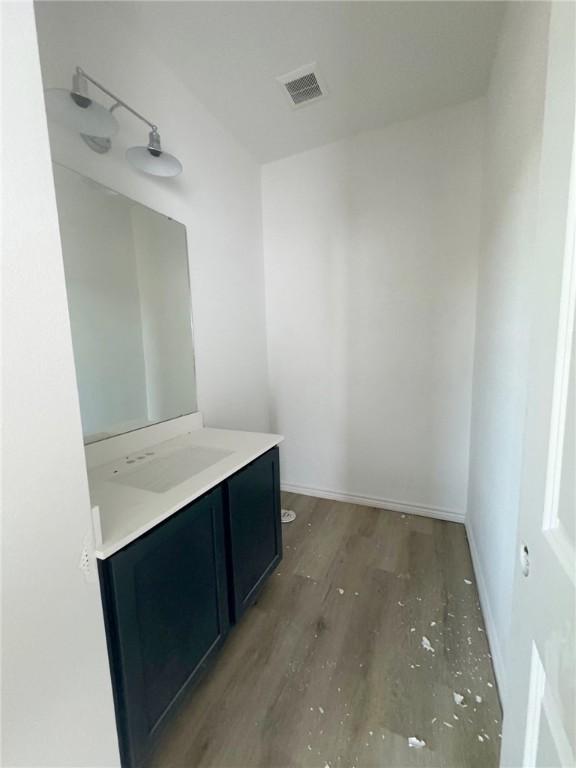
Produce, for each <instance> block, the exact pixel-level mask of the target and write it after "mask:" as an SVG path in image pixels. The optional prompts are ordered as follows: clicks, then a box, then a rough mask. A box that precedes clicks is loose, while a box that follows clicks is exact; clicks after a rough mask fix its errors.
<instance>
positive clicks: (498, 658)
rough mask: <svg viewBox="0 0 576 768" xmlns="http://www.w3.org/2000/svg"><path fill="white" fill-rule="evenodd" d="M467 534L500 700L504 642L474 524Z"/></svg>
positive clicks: (467, 526)
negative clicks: (495, 614)
mask: <svg viewBox="0 0 576 768" xmlns="http://www.w3.org/2000/svg"><path fill="white" fill-rule="evenodd" d="M466 534H467V536H468V544H469V546H470V554H471V556H472V565H473V567H474V576H475V577H476V585H477V587H478V596H479V597H480V605H481V606H482V615H483V616H484V624H485V626H486V634H487V636H488V645H489V646H490V654H491V656H492V664H493V666H494V674H495V675H496V683H497V684H498V692H499V694H500V702H501V703H502V702H503V701H504V691H505V687H506V673H505V667H504V655H503V653H502V644H501V643H500V638H499V637H498V633H497V631H496V624H495V622H494V615H493V614H492V609H491V607H490V599H489V597H488V589H487V587H486V579H485V578H484V571H483V569H482V564H481V561H480V553H479V551H478V547H477V545H476V540H475V538H474V531H473V529H472V526H471V525H470V524H468V523H466Z"/></svg>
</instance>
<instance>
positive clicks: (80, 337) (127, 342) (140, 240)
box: [54, 164, 197, 443]
mask: <svg viewBox="0 0 576 768" xmlns="http://www.w3.org/2000/svg"><path fill="white" fill-rule="evenodd" d="M54 181H55V187H56V201H57V206H58V218H59V221H60V233H61V238H62V252H63V256H64V271H65V274H66V289H67V293H68V308H69V311H70V323H71V326H72V342H73V346H74V360H75V364H76V376H77V381H78V390H79V394H80V408H81V411H82V426H83V431H84V442H85V443H90V442H94V441H96V440H102V439H105V438H107V437H112V436H113V435H118V434H122V433H124V432H130V431H132V430H134V429H140V428H141V427H145V426H149V425H150V424H155V423H157V422H159V421H165V420H167V419H173V418H176V417H178V416H183V415H185V414H188V413H192V412H194V411H196V410H197V405H196V383H195V375H194V346H193V339H192V314H191V303H190V282H189V272H188V253H187V247H186V228H185V227H184V225H183V224H180V223H178V222H177V221H174V220H173V219H171V218H168V217H167V216H164V215H162V214H160V213H157V212H156V211H153V210H151V209H150V208H146V206H144V205H141V204H140V203H137V202H135V201H134V200H130V199H129V198H127V197H124V196H123V195H120V194H119V193H118V192H115V191H114V190H112V189H108V188H107V187H104V186H102V185H101V184H98V183H97V182H95V181H93V180H92V179H89V178H86V177H85V176H82V175H81V174H79V173H76V172H75V171H71V170H69V169H68V168H64V167H63V166H61V165H58V164H54Z"/></svg>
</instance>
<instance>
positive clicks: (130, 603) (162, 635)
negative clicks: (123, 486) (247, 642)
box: [101, 489, 229, 766]
mask: <svg viewBox="0 0 576 768" xmlns="http://www.w3.org/2000/svg"><path fill="white" fill-rule="evenodd" d="M222 515H223V512H222V494H221V490H220V489H217V490H216V491H213V492H211V493H210V494H208V495H207V496H205V497H204V498H202V499H200V500H198V501H196V502H194V503H193V504H191V505H189V506H188V507H185V508H184V509H183V510H182V511H180V512H178V513H177V514H176V515H174V516H173V517H171V518H170V519H169V520H167V521H166V522H165V523H162V524H161V525H159V526H158V527H157V528H155V529H153V530H152V531H150V532H149V533H148V534H146V535H145V536H143V537H142V538H141V539H138V540H137V541H135V542H134V543H133V544H130V545H129V546H128V547H126V548H125V549H124V550H122V551H121V552H119V553H117V554H116V555H113V556H112V557H111V558H109V559H108V560H105V561H104V562H103V563H102V566H101V577H102V583H103V586H104V600H105V605H106V610H105V612H106V614H107V625H108V626H107V631H108V635H109V649H110V655H111V661H112V674H113V678H114V688H115V693H116V706H117V719H118V725H119V734H120V740H121V742H122V746H123V763H124V764H126V765H130V766H133V765H138V764H139V763H140V762H141V759H142V757H143V756H144V755H145V754H146V751H147V748H148V740H149V739H150V737H151V736H152V734H153V733H154V731H155V729H156V728H157V726H158V725H159V723H160V722H161V720H162V718H163V717H164V715H165V714H166V713H167V712H168V710H169V709H170V707H171V706H172V704H173V703H174V702H175V701H176V699H177V698H178V696H179V694H180V693H181V692H182V691H183V690H184V689H186V688H188V686H189V685H191V684H192V682H193V681H194V679H195V678H196V677H197V676H198V674H199V673H200V671H201V669H202V666H203V663H204V662H206V661H207V660H208V659H209V658H210V656H211V654H212V653H213V652H214V651H215V650H216V649H217V648H218V647H219V646H220V645H221V643H222V642H223V640H224V637H225V634H226V631H227V629H228V626H229V620H228V606H227V592H226V571H225V554H224V528H223V518H222Z"/></svg>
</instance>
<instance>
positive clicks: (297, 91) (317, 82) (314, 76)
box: [277, 63, 326, 107]
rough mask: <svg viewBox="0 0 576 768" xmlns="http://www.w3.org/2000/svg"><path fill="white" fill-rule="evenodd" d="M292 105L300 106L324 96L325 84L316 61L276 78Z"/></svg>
mask: <svg viewBox="0 0 576 768" xmlns="http://www.w3.org/2000/svg"><path fill="white" fill-rule="evenodd" d="M277 80H278V82H279V83H281V84H282V88H283V89H284V92H285V94H286V96H287V97H288V99H289V100H290V104H291V106H292V107H302V106H304V105H305V104H309V103H310V102H312V101H318V99H321V98H323V97H324V96H326V86H325V84H324V82H323V81H322V78H321V76H320V74H319V72H318V69H317V67H316V63H313V64H308V65H306V66H305V67H300V68H299V69H295V70H294V71H293V72H288V73H287V74H286V75H281V76H280V77H278V78H277Z"/></svg>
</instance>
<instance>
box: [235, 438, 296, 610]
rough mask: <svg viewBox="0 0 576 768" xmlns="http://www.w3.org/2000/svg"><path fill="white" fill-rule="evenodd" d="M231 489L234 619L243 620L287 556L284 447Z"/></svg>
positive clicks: (248, 469)
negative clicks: (282, 473) (283, 509)
mask: <svg viewBox="0 0 576 768" xmlns="http://www.w3.org/2000/svg"><path fill="white" fill-rule="evenodd" d="M226 490H227V505H226V533H227V538H228V560H229V569H228V573H229V574H230V607H231V619H232V620H233V621H238V619H239V618H240V616H242V614H243V613H244V611H245V610H246V608H247V607H248V606H249V605H250V604H251V603H252V602H254V599H255V598H256V596H257V594H258V591H259V589H260V587H261V586H262V585H263V583H264V581H265V580H266V578H267V577H268V576H269V575H270V573H271V572H272V571H273V570H274V568H275V567H276V566H277V565H278V563H279V562H280V560H281V558H282V530H281V525H282V523H281V519H280V512H281V510H280V471H279V464H278V448H274V449H273V450H271V451H268V453H266V454H264V456H262V457H261V458H260V459H258V461H253V462H252V464H249V465H248V466H247V467H245V468H244V469H241V470H240V471H239V472H237V473H236V474H235V475H232V477H231V478H230V479H229V480H227V481H226ZM271 505H272V506H271Z"/></svg>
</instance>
